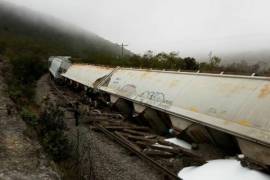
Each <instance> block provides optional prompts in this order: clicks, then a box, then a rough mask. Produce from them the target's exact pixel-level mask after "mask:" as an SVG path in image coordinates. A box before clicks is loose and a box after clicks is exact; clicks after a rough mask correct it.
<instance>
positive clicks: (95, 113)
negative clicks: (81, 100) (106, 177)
mask: <svg viewBox="0 0 270 180" xmlns="http://www.w3.org/2000/svg"><path fill="white" fill-rule="evenodd" d="M50 85H51V86H52V87H53V89H54V90H55V91H56V93H57V95H59V96H60V97H61V98H62V99H63V100H65V101H66V103H68V104H73V103H74V100H72V99H71V98H69V97H66V95H65V94H64V93H63V92H62V91H61V90H60V89H59V88H58V87H57V86H56V85H55V84H54V82H50ZM89 116H91V117H94V118H93V119H92V125H93V126H94V128H95V129H96V130H99V131H100V132H102V133H103V134H105V135H106V136H108V137H109V138H110V139H112V140H114V141H115V142H117V143H118V144H120V145H121V146H122V147H124V148H125V149H127V150H128V151H130V152H131V153H132V154H135V155H137V156H138V157H139V158H140V159H142V160H144V161H145V162H147V163H149V164H150V165H151V166H153V167H154V168H156V169H157V170H158V171H160V172H162V174H164V179H177V180H181V178H179V177H178V176H177V174H175V173H174V172H172V171H170V170H168V169H167V168H166V167H164V166H163V165H161V164H160V163H158V162H156V161H155V160H153V159H152V158H151V157H150V156H151V155H154V156H162V157H171V156H172V155H173V153H172V152H168V151H170V150H171V151H173V149H169V148H162V147H158V146H156V148H157V149H159V153H158V152H157V151H156V153H154V152H155V151H148V152H142V148H140V146H145V147H149V146H151V143H155V142H158V139H157V138H155V135H153V134H150V133H147V132H144V131H149V130H150V129H149V128H148V127H142V126H137V125H132V124H130V123H123V122H122V121H123V119H124V118H123V116H122V115H120V114H118V113H106V112H101V111H99V110H96V109H95V110H92V111H91V112H89ZM125 133H126V134H125ZM129 133H131V134H129ZM132 134H133V135H132ZM134 134H137V135H134ZM138 134H140V135H141V136H138ZM127 135H128V136H129V138H133V139H134V140H140V141H137V144H135V143H133V142H131V141H130V140H128V138H126V137H125V136H127ZM142 135H148V137H150V136H152V138H144V137H143V136H142ZM154 138H155V139H154ZM159 138H160V137H159ZM159 141H160V142H161V139H160V140H159ZM138 144H140V146H139V145H138ZM168 144H169V143H167V145H168ZM171 145H173V144H171ZM161 149H162V150H163V151H161ZM166 149H167V152H166V151H164V150H166ZM179 153H180V151H179ZM147 154H148V155H147ZM149 155H150V156H149Z"/></svg>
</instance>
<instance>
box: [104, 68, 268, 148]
mask: <svg viewBox="0 0 270 180" xmlns="http://www.w3.org/2000/svg"><path fill="white" fill-rule="evenodd" d="M100 89H101V90H104V91H107V92H109V93H111V94H115V95H118V96H121V97H124V98H126V99H129V100H131V101H133V102H136V103H140V104H144V105H147V106H151V107H153V108H155V109H159V110H162V111H165V112H168V113H169V114H172V115H175V116H179V117H184V118H186V119H189V120H192V121H195V122H200V123H202V124H205V125H208V126H211V127H214V128H216V129H220V130H223V131H226V132H229V133H231V134H236V135H238V136H241V137H248V138H251V139H254V140H255V141H262V142H264V143H267V144H270V120H269V118H270V110H269V105H270V79H269V78H264V77H249V76H234V75H213V74H202V73H183V72H168V71H151V70H139V69H127V68H120V69H118V70H117V71H115V72H114V73H113V74H112V76H111V79H110V82H109V84H108V85H107V86H102V87H100Z"/></svg>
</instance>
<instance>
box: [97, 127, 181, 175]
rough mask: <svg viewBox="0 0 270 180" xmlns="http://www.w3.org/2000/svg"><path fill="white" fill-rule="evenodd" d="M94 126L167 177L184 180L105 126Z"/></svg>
mask: <svg viewBox="0 0 270 180" xmlns="http://www.w3.org/2000/svg"><path fill="white" fill-rule="evenodd" d="M94 126H95V127H96V128H97V129H99V130H100V131H102V132H103V133H104V134H105V135H107V136H108V137H109V138H111V139H113V140H115V141H116V142H118V143H119V144H120V145H122V146H123V147H125V148H126V149H128V150H130V151H131V152H133V153H134V154H136V155H137V156H138V157H139V158H141V159H143V160H145V161H147V162H149V163H151V164H152V165H153V166H155V168H156V169H157V170H161V171H162V172H163V173H164V174H166V175H167V176H169V177H171V178H173V179H177V180H182V179H181V178H179V177H178V176H177V175H176V174H174V173H173V172H171V171H169V170H168V169H166V168H164V167H163V166H162V165H161V164H159V163H157V162H156V161H154V160H153V159H151V158H150V157H148V156H147V155H145V154H143V153H142V152H140V151H138V150H136V149H135V148H133V147H132V146H131V145H130V144H129V143H127V142H126V141H124V140H123V139H121V138H119V137H118V136H117V135H115V134H113V133H111V132H110V131H108V130H107V129H106V128H104V127H103V126H101V125H99V124H97V123H94Z"/></svg>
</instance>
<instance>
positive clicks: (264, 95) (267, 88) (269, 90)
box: [258, 84, 270, 98]
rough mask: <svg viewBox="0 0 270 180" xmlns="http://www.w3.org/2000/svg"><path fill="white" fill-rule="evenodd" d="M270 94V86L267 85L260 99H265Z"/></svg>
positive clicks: (262, 90) (261, 92)
mask: <svg viewBox="0 0 270 180" xmlns="http://www.w3.org/2000/svg"><path fill="white" fill-rule="evenodd" d="M269 94H270V84H266V85H264V86H263V88H262V89H261V90H260V94H259V96H258V97H259V98H264V97H266V96H268V95H269Z"/></svg>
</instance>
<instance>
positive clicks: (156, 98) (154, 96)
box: [138, 91, 172, 108]
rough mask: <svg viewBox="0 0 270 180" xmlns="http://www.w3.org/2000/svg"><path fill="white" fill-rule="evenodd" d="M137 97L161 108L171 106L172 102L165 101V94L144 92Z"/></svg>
mask: <svg viewBox="0 0 270 180" xmlns="http://www.w3.org/2000/svg"><path fill="white" fill-rule="evenodd" d="M138 97H140V98H143V99H148V100H150V101H153V102H156V103H159V106H163V107H164V108H168V107H169V106H171V105H172V101H169V100H167V99H166V96H165V94H164V93H162V92H158V91H144V92H143V93H141V94H139V95H138Z"/></svg>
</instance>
